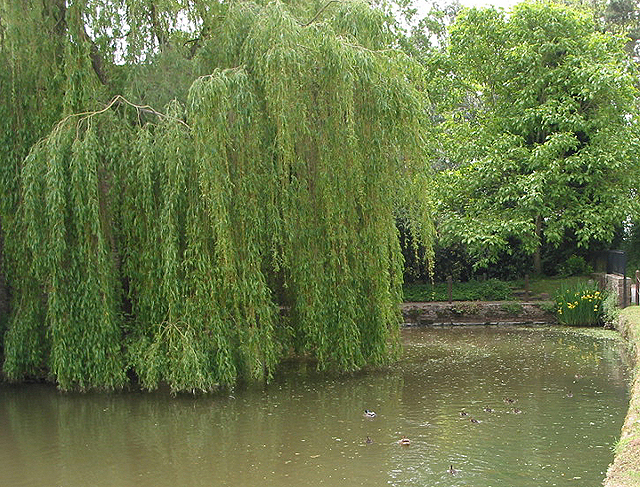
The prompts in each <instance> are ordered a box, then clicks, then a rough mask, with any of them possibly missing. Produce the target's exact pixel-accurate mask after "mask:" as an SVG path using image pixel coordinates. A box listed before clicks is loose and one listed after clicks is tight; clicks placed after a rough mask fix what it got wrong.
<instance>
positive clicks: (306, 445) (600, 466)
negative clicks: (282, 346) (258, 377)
mask: <svg viewBox="0 0 640 487" xmlns="http://www.w3.org/2000/svg"><path fill="white" fill-rule="evenodd" d="M403 340H404V342H405V354H404V358H403V360H402V362H401V363H400V364H399V365H398V366H395V367H393V368H390V369H386V370H383V371H373V372H368V373H360V374H356V375H353V376H347V377H345V376H340V377H333V378H332V377H326V376H322V375H319V374H316V373H315V371H314V370H313V369H309V368H308V367H307V368H305V367H299V366H296V367H294V366H292V365H289V366H288V370H283V371H282V373H281V374H280V375H279V379H278V380H277V381H275V382H274V383H273V384H271V385H269V386H268V387H266V388H262V387H257V386H252V387H247V388H242V389H238V390H236V391H233V392H232V393H226V394H220V395H216V396H203V397H191V396H179V397H176V398H170V397H167V396H166V395H164V394H161V393H153V394H149V393H126V394H88V395H80V394H61V393H59V392H57V391H55V390H54V389H52V388H50V387H46V386H38V385H30V386H20V387H14V386H2V387H0V433H1V434H0V484H2V485H12V486H20V485H24V486H52V485H59V486H88V485H93V486H113V485H118V486H129V485H136V486H137V487H145V486H154V487H156V486H158V487H162V486H175V485H189V486H225V485H261V486H282V487H286V486H289V485H290V486H296V487H297V486H300V485H327V486H338V485H365V484H367V485H384V484H386V485H393V486H422V485H447V486H468V485H473V486H480V487H482V486H491V485H510V486H514V487H518V486H523V487H524V486H527V487H528V486H531V487H539V486H540V485H558V486H561V485H576V482H578V485H597V484H599V483H600V482H601V481H602V479H603V478H604V472H605V470H606V467H607V465H608V464H609V463H610V461H611V459H612V453H611V446H612V443H613V442H614V441H615V438H616V437H617V436H618V434H619V431H620V428H621V425H622V421H623V418H624V414H625V412H626V406H627V398H626V375H625V374H626V372H625V368H624V367H623V365H622V363H621V358H620V350H619V347H620V345H619V343H618V342H617V341H615V340H611V339H602V338H594V337H590V336H585V335H582V334H573V333H566V332H564V331H562V330H559V329H549V328H541V329H516V328H507V329H505V328H497V327H488V328H473V329H469V328H450V329H408V330H405V331H404V332H403ZM506 398H511V399H512V400H513V401H514V402H513V403H510V402H506V401H505V399H506ZM365 409H371V410H374V411H375V412H376V413H377V416H376V417H375V418H366V417H364V415H363V412H364V410H365ZM514 409H517V410H519V411H521V412H520V413H516V412H514ZM488 410H491V412H489V411H488ZM461 411H465V412H466V413H467V415H466V416H461V415H460V412H461ZM472 418H473V419H476V420H477V421H478V422H477V423H475V422H472V421H471V419H472ZM403 435H404V436H407V437H408V438H410V439H411V445H410V446H409V447H401V446H399V445H398V444H397V441H398V439H399V438H401V437H402V436H403ZM367 437H370V438H371V440H372V442H371V443H367V441H366V438H367ZM450 465H453V466H454V468H455V469H457V470H459V471H458V472H457V473H456V474H455V475H452V474H451V473H449V472H448V471H447V470H448V469H449V466H450Z"/></svg>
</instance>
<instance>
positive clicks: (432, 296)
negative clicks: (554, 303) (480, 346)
mask: <svg viewBox="0 0 640 487" xmlns="http://www.w3.org/2000/svg"><path fill="white" fill-rule="evenodd" d="M588 280H589V277H588V276H576V277H567V278H554V277H544V278H531V279H529V291H530V297H531V298H533V299H553V298H554V296H555V295H556V293H557V292H558V291H559V290H560V289H563V288H567V287H572V286H574V285H577V284H579V283H584V282H587V281H588ZM403 291H404V300H405V301H406V302H430V301H448V300H449V296H448V292H447V283H446V282H437V283H434V284H433V285H432V284H419V283H413V284H405V285H404V287H403ZM517 291H524V279H520V280H516V281H500V280H497V279H489V280H487V281H469V282H454V283H453V284H452V300H453V301H510V300H514V299H515V298H516V296H517Z"/></svg>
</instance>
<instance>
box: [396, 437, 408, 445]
mask: <svg viewBox="0 0 640 487" xmlns="http://www.w3.org/2000/svg"><path fill="white" fill-rule="evenodd" d="M410 444H411V440H410V439H409V438H407V437H406V436H403V437H402V438H400V439H399V440H398V445H402V446H409V445H410Z"/></svg>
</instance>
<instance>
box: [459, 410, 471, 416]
mask: <svg viewBox="0 0 640 487" xmlns="http://www.w3.org/2000/svg"><path fill="white" fill-rule="evenodd" d="M468 414H469V413H468V412H466V411H460V416H461V417H464V416H467V415H468Z"/></svg>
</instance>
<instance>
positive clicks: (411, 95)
mask: <svg viewBox="0 0 640 487" xmlns="http://www.w3.org/2000/svg"><path fill="white" fill-rule="evenodd" d="M36 3H38V4H42V5H44V6H45V7H43V9H40V10H37V9H36V10H33V11H32V10H29V8H28V7H24V9H25V10H24V11H28V12H29V13H30V15H31V17H29V18H20V14H22V13H24V11H22V10H21V7H17V6H16V5H15V3H13V2H8V3H5V4H3V8H4V11H3V13H6V14H11V15H9V16H5V15H2V19H3V21H4V24H3V28H4V33H5V36H4V38H3V42H2V44H1V45H0V49H1V51H0V53H1V54H2V56H4V58H5V60H6V61H7V62H8V65H9V66H11V70H10V71H9V73H7V74H6V75H5V78H4V79H3V83H5V84H6V86H8V87H9V88H10V89H8V90H3V96H5V98H4V99H3V100H2V106H3V110H5V113H6V114H9V113H10V106H11V104H12V103H16V102H19V103H23V104H24V111H25V114H26V117H28V118H29V119H30V120H39V121H40V123H41V125H42V128H38V129H37V130H35V129H34V128H33V127H31V128H30V127H29V126H28V125H24V124H25V120H24V119H21V118H20V116H19V115H18V114H15V115H9V116H8V121H7V122H6V123H7V125H6V126H5V127H4V128H3V130H4V132H3V134H4V136H5V137H6V140H8V141H11V142H13V143H14V144H15V145H16V146H17V148H16V151H15V152H14V153H13V154H6V155H3V157H4V160H3V167H4V168H5V178H4V179H3V185H4V187H3V189H5V191H10V192H11V194H13V195H15V200H14V201H13V202H12V204H11V205H7V206H6V207H5V208H4V211H3V214H2V216H3V220H2V224H3V227H2V228H3V231H4V232H5V240H6V241H7V242H9V243H8V244H7V245H6V246H5V253H6V254H8V258H7V259H6V260H7V262H8V263H9V265H8V277H9V281H10V284H11V286H12V301H11V316H10V320H9V322H8V329H7V331H6V333H5V340H4V356H5V358H4V372H5V374H6V375H7V376H8V377H9V378H10V379H11V380H20V379H22V378H24V377H29V376H42V375H49V376H50V377H51V378H52V379H53V380H55V381H56V382H57V383H58V385H59V387H61V388H62V389H71V388H79V389H87V388H96V387H97V388H118V387H121V386H122V385H123V384H124V383H125V382H126V380H127V379H126V377H127V373H135V374H136V376H137V377H138V378H139V380H140V382H141V384H142V385H143V386H144V387H146V388H150V389H151V388H155V387H158V385H159V384H161V383H168V384H169V385H170V387H171V389H172V390H174V391H180V390H205V391H206V390H211V389H212V388H214V387H216V386H218V385H227V384H233V383H234V382H235V381H236V380H237V379H238V378H251V377H253V378H260V377H263V378H264V377H266V378H268V377H270V376H271V375H272V373H273V371H274V369H275V367H276V365H277V363H278V362H279V360H281V359H282V358H283V357H286V356H289V355H291V354H293V353H295V354H298V355H309V356H311V357H314V358H315V359H317V361H318V364H319V366H320V367H328V366H332V367H336V368H338V369H339V370H354V369H357V368H360V367H362V366H364V365H366V364H373V365H376V364H384V363H387V362H388V361H389V360H391V359H393V358H394V357H395V356H396V354H397V351H398V341H397V333H398V326H399V311H398V307H397V304H398V302H399V301H400V300H401V280H402V257H401V254H400V249H399V243H398V238H397V230H396V226H395V218H396V216H397V215H398V211H399V208H402V209H403V210H402V214H403V216H404V217H407V218H408V219H409V220H410V221H413V222H415V223H414V224H413V225H412V228H413V230H414V234H415V236H416V237H418V236H422V238H423V239H424V241H425V242H427V243H428V241H429V240H430V239H431V234H432V227H431V224H430V215H429V211H430V207H429V205H428V201H427V200H426V198H423V199H422V200H416V199H415V198H413V197H412V198H411V199H409V198H408V197H406V195H407V194H408V193H409V191H410V190H411V188H412V186H413V185H415V184H419V183H420V182H421V181H423V174H424V171H423V169H424V162H423V160H422V157H421V155H422V151H423V148H422V144H421V141H422V132H421V131H422V125H421V122H422V121H423V104H422V94H421V93H420V92H419V91H418V90H417V89H416V84H414V83H412V79H413V78H415V77H417V76H419V73H420V68H419V66H418V65H417V64H416V63H414V62H412V61H411V60H410V59H409V58H408V57H407V56H406V55H404V54H402V53H401V52H399V51H396V50H394V49H390V48H389V47H390V43H389V39H390V34H389V30H388V27H387V23H386V22H385V18H384V15H382V13H381V12H380V11H379V10H376V9H372V8H371V7H370V6H369V5H368V4H366V3H360V2H348V3H332V2H329V4H326V5H322V6H320V7H319V8H318V9H316V10H313V9H310V10H311V11H312V12H313V16H309V15H308V11H301V10H296V8H295V5H293V6H290V5H286V4H284V3H281V2H277V1H276V2H270V3H265V4H261V3H251V2H232V3H229V4H217V3H213V4H211V3H205V2H198V1H194V2H175V3H174V2H166V5H165V4H164V3H163V4H158V3H157V2H145V1H133V0H132V1H130V2H125V7H126V8H120V7H117V6H116V5H114V4H113V3H111V2H89V3H86V4H84V6H83V7H82V8H80V7H79V6H75V5H73V6H71V7H68V8H67V7H66V5H67V4H66V3H65V2H57V1H53V0H51V1H49V2H44V3H43V2H34V5H35V4H36ZM47 9H49V10H47ZM76 9H77V10H76ZM303 15H305V16H304V17H303ZM119 16H120V17H119ZM182 17H184V19H186V20H185V21H186V22H187V27H188V29H184V28H182V29H181V27H180V25H179V24H180V23H179V22H178V21H175V19H180V18H182ZM140 18H142V19H143V20H142V21H137V22H135V23H130V21H132V20H134V19H140ZM4 19H7V20H4ZM114 19H115V20H117V21H114ZM73 22H77V24H78V25H76V27H72V23H73ZM63 25H64V27H65V30H64V32H61V33H60V36H59V37H57V38H55V37H54V40H52V41H50V44H44V45H43V47H41V48H40V49H41V50H42V51H46V52H42V53H41V52H40V50H38V51H36V52H34V53H30V52H29V51H28V50H27V48H26V47H25V46H22V45H20V44H19V43H18V42H17V39H16V37H15V36H14V34H12V33H11V32H10V30H11V29H13V28H16V29H17V27H16V26H19V27H20V28H24V29H31V31H33V32H36V31H37V30H38V29H39V28H43V26H49V27H47V28H48V29H50V30H51V29H53V30H54V31H55V30H56V29H58V28H61V26H63ZM110 25H115V26H116V27H115V28H114V30H110V27H109V26H110ZM125 25H127V26H128V27H129V32H128V33H127V34H126V45H122V44H119V42H121V41H122V38H121V37H120V36H121V35H123V34H122V33H121V32H120V31H119V29H120V28H124V27H123V26H125ZM118 26H120V27H118ZM193 29H196V30H197V32H190V31H189V30H193ZM90 34H91V35H90ZM15 35H19V34H18V33H16V34H15ZM47 46H50V47H47ZM48 49H50V51H49V50H48ZM53 51H55V56H53V57H50V52H53ZM108 53H111V54H108ZM174 58H175V59H179V60H180V63H179V64H178V67H179V68H180V70H181V76H180V77H178V78H177V80H176V81H177V82H176V83H175V86H174V87H173V91H172V87H171V80H167V79H165V78H164V76H166V75H167V73H163V72H162V69H163V66H166V68H167V69H168V70H169V72H170V73H171V72H175V71H176V69H177V68H176V67H175V66H174V67H173V68H172V67H171V62H169V61H168V59H174ZM165 63H166V64H165ZM22 71H25V72H26V74H27V76H25V77H23V76H21V75H19V73H21V72H22ZM190 77H191V79H190ZM52 79H53V80H59V81H57V83H58V84H57V85H56V84H54V85H53V86H51V87H49V85H48V83H49V81H50V80H52ZM187 84H190V87H188V89H186V88H185V86H186V85H187ZM38 87H43V88H46V89H47V90H49V89H50V90H52V91H51V92H45V93H44V94H43V95H42V96H39V95H36V96H33V97H32V96H31V93H30V92H31V91H33V90H34V89H38ZM180 90H184V92H185V93H187V94H186V96H185V97H184V99H182V100H181V91H180ZM118 91H120V92H121V93H124V94H125V95H127V96H128V97H135V101H136V104H134V103H132V102H131V101H128V99H127V98H125V97H122V96H116V97H114V98H112V101H111V102H110V103H108V105H107V106H106V107H105V106H104V105H102V102H101V101H102V100H105V97H109V96H111V95H112V94H113V93H117V92H118ZM167 95H174V96H173V98H177V100H176V101H173V102H170V103H168V104H167V105H166V107H165V108H163V109H162V110H161V111H162V114H161V113H160V110H159V109H158V108H157V107H155V106H154V107H153V108H151V107H150V106H142V103H145V104H146V103H148V102H151V101H164V100H165V99H166V100H169V99H170V98H171V97H170V96H167ZM49 97H51V100H49ZM43 98H44V100H43ZM106 99H108V98H106ZM23 100H24V101H23ZM43 102H46V103H47V104H48V105H46V106H45V108H46V110H40V111H38V110H36V106H37V105H38V104H39V103H43ZM101 105H102V107H101ZM57 117H63V118H62V120H61V121H59V122H57V123H55V124H54V123H53V122H54V120H55V119H56V118H57ZM16 127H17V128H18V130H23V131H25V133H27V134H28V135H27V140H25V141H24V142H19V141H17V140H16V139H15V136H14V135H12V132H14V133H15V130H14V129H15V128H16ZM48 127H52V129H51V131H50V133H48V134H47V131H48ZM43 136H44V137H43ZM40 137H43V138H41V139H40V140H39V141H37V140H38V138H40ZM36 141H37V143H36ZM32 142H33V143H34V145H33V146H32V147H30V144H31V143H32ZM29 147H30V148H29ZM27 150H28V153H27ZM23 156H26V157H24V159H23ZM13 213H15V215H16V216H15V218H12V217H11V216H10V215H11V214H13Z"/></svg>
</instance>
